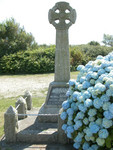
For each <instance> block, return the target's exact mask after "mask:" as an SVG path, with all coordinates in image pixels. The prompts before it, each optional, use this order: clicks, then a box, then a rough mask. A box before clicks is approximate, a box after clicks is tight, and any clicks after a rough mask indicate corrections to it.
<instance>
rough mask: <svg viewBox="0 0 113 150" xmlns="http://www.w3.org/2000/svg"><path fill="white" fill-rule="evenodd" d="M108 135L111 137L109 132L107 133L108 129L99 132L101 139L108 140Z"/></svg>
mask: <svg viewBox="0 0 113 150" xmlns="http://www.w3.org/2000/svg"><path fill="white" fill-rule="evenodd" d="M108 135H109V132H108V131H107V129H101V130H100V131H99V138H102V139H106V138H107V137H108Z"/></svg>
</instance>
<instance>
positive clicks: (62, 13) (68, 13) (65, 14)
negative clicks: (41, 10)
mask: <svg viewBox="0 0 113 150" xmlns="http://www.w3.org/2000/svg"><path fill="white" fill-rule="evenodd" d="M75 20H76V11H75V9H73V8H72V7H71V6H70V5H69V3H67V2H58V3H56V4H55V6H54V7H53V8H52V9H50V10H49V22H50V24H52V25H53V26H54V27H55V28H56V29H58V30H66V29H68V28H69V27H70V26H71V25H72V24H74V23H75Z"/></svg>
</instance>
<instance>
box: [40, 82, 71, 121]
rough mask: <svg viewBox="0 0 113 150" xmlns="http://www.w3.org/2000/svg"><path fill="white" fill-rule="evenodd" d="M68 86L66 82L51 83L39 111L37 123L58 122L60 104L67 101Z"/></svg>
mask: <svg viewBox="0 0 113 150" xmlns="http://www.w3.org/2000/svg"><path fill="white" fill-rule="evenodd" d="M68 88H69V85H68V84H67V83H66V82H51V83H50V85H49V89H48V94H47V97H46V101H45V103H44V104H43V105H42V107H41V109H40V110H39V122H58V114H59V110H60V109H61V105H62V102H63V101H65V100H66V99H67V97H66V92H67V90H68Z"/></svg>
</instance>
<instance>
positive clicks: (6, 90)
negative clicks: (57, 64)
mask: <svg viewBox="0 0 113 150" xmlns="http://www.w3.org/2000/svg"><path fill="white" fill-rule="evenodd" d="M53 80H54V75H53V74H52V75H47V76H46V75H42V76H41V75H23V76H22V75H20V76H19V75H17V76H16V75H15V76H0V97H5V98H7V97H17V96H20V95H23V94H24V92H25V91H26V90H29V91H30V92H31V93H32V94H34V95H38V96H39V95H40V96H41V91H43V90H45V89H46V90H47V88H48V86H49V83H50V82H52V81H53Z"/></svg>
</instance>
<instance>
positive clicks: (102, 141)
mask: <svg viewBox="0 0 113 150" xmlns="http://www.w3.org/2000/svg"><path fill="white" fill-rule="evenodd" d="M77 69H78V70H79V71H80V73H79V74H78V76H77V80H70V81H69V89H68V91H67V93H66V95H67V97H68V98H67V100H66V101H64V102H63V103H62V108H63V112H62V113H61V115H60V117H61V119H62V120H64V122H66V123H65V124H63V126H62V129H63V130H64V132H65V133H66V134H67V137H68V138H70V139H73V141H74V144H73V146H74V148H75V149H79V150H99V149H102V150H103V149H109V150H110V149H112V147H113V52H112V53H109V54H108V55H107V56H104V57H103V56H100V55H99V56H98V57H97V58H96V60H95V61H89V62H88V63H87V64H86V65H85V66H83V65H79V66H78V68H77Z"/></svg>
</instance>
